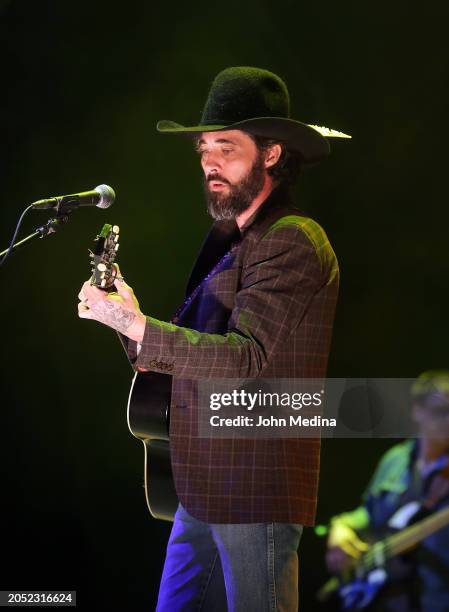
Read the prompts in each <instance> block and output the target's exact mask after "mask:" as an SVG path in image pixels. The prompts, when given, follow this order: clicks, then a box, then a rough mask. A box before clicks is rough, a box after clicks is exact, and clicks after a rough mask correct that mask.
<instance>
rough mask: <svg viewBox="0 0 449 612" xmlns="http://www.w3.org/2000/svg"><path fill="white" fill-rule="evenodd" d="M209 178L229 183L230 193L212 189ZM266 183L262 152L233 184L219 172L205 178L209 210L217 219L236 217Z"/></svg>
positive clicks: (204, 184) (246, 207)
mask: <svg viewBox="0 0 449 612" xmlns="http://www.w3.org/2000/svg"><path fill="white" fill-rule="evenodd" d="M209 180H215V181H222V182H223V183H225V184H226V185H228V193H226V194H225V193H220V192H216V191H210V189H209ZM264 183H265V167H264V160H263V156H262V154H258V156H257V158H256V160H255V162H254V163H253V166H252V168H251V169H250V170H249V171H248V173H247V174H246V176H244V177H243V179H241V180H240V181H239V182H238V183H235V184H231V183H230V182H229V181H227V180H226V179H225V178H223V177H221V176H220V175H219V174H213V175H209V177H208V179H206V178H204V179H203V187H204V193H205V195H206V202H207V210H208V212H209V214H210V216H211V217H212V218H213V219H215V220H216V221H224V220H226V219H235V217H237V216H238V215H240V214H241V213H242V212H244V211H245V210H247V209H248V208H249V207H250V206H251V204H252V202H253V200H254V198H256V197H257V196H258V195H259V193H260V192H261V191H262V188H263V186H264Z"/></svg>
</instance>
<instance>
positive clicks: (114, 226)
mask: <svg viewBox="0 0 449 612" xmlns="http://www.w3.org/2000/svg"><path fill="white" fill-rule="evenodd" d="M112 231H113V232H114V234H118V233H119V231H120V228H119V226H118V225H113V226H112Z"/></svg>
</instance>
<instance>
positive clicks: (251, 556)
mask: <svg viewBox="0 0 449 612" xmlns="http://www.w3.org/2000/svg"><path fill="white" fill-rule="evenodd" d="M158 130H159V132H162V133H165V134H183V135H187V136H190V137H192V138H193V139H194V142H195V146H196V149H197V151H198V153H199V155H200V159H201V166H202V169H203V172H204V187H205V193H206V199H207V206H208V211H209V213H210V215H211V216H212V217H213V218H214V220H215V222H214V223H213V225H212V227H211V230H210V232H209V234H208V236H207V238H206V240H205V243H204V244H203V247H202V249H201V252H200V255H199V257H198V259H197V261H196V263H195V266H194V268H193V271H192V274H191V276H190V279H189V282H188V285H187V299H186V301H185V302H184V304H183V305H182V306H181V307H180V308H179V309H178V312H177V313H176V315H175V316H174V317H173V318H172V320H171V322H169V323H168V322H164V321H160V320H157V319H155V318H154V317H152V316H145V315H144V314H143V313H142V312H141V311H140V309H139V306H138V302H137V300H136V298H135V296H134V292H133V290H132V289H131V287H129V286H128V285H127V284H126V283H125V282H124V281H123V280H120V279H119V278H117V280H116V282H115V285H116V288H117V293H115V294H113V295H111V294H109V295H108V294H106V293H104V292H102V291H101V290H99V289H97V288H95V287H92V286H91V285H90V283H89V282H86V283H85V284H84V285H83V287H82V289H81V292H80V295H79V297H80V299H81V303H80V305H79V316H80V317H82V318H91V319H95V320H97V321H101V322H103V323H105V324H106V325H109V326H110V327H112V328H114V329H116V330H117V331H119V332H120V333H121V334H122V337H123V338H124V341H125V345H126V348H127V351H128V355H129V358H130V360H131V363H132V364H133V366H134V368H135V369H136V370H138V371H139V370H140V371H142V370H143V371H148V370H150V371H154V372H160V373H165V374H167V373H168V374H171V375H172V377H173V379H172V400H171V407H170V411H171V416H170V452H171V463H172V469H173V475H174V480H175V486H176V492H177V495H178V498H179V501H180V503H179V506H178V510H177V512H176V515H175V518H174V524H173V528H172V532H171V535H170V539H169V543H168V547H167V556H166V560H165V565H164V570H163V575H162V580H161V585H160V590H159V599H158V605H157V610H158V612H162V611H170V612H174V611H177V610H179V611H181V610H182V611H186V610H206V611H208V612H210V611H213V610H227V609H229V610H233V611H234V610H235V611H245V612H249V611H254V612H256V611H257V612H262V611H264V610H285V611H292V612H293V611H296V610H297V607H298V556H297V549H298V545H299V541H300V537H301V533H302V529H303V526H304V525H313V523H314V519H315V512H316V499H317V486H318V471H319V451H320V441H319V439H316V438H302V439H298V438H294V439H292V438H291V439H281V438H277V439H267V438H265V439H232V438H229V439H214V438H204V437H200V436H199V435H198V427H197V425H198V423H197V416H198V415H197V383H198V381H199V380H201V379H212V378H236V379H242V378H245V379H248V378H250V379H252V378H258V377H262V376H263V377H266V378H323V377H324V376H325V372H326V367H327V360H328V354H329V347H330V341H331V333H332V326H333V318H334V310H335V305H336V300H337V292H338V278H339V272H338V264H337V260H336V257H335V254H334V251H333V249H332V247H331V245H330V243H329V241H328V239H327V236H326V234H325V232H324V230H323V229H322V228H321V227H320V226H319V225H318V223H316V222H315V221H313V220H312V219H310V218H308V217H305V216H303V215H301V214H300V212H299V210H298V209H297V208H294V207H293V204H292V199H291V198H292V196H291V194H290V188H289V186H290V184H291V183H292V182H293V181H294V180H295V179H296V178H297V176H298V174H299V173H300V171H301V170H302V169H303V168H305V167H307V166H310V165H313V164H316V163H318V162H319V161H320V160H322V159H324V158H325V157H326V156H327V155H328V153H329V144H328V140H327V138H326V137H324V136H323V135H322V134H321V133H320V132H319V131H318V130H317V129H315V128H313V127H311V126H309V125H307V124H304V123H301V122H299V121H296V120H293V119H291V118H290V110H289V95H288V91H287V87H286V85H285V83H284V82H283V81H282V80H281V79H280V78H279V77H278V76H277V75H275V74H273V73H271V72H269V71H267V70H262V69H259V68H251V67H238V68H228V69H225V70H223V71H222V72H221V73H219V74H218V75H217V77H216V78H215V80H214V81H213V83H212V86H211V89H210V92H209V96H208V98H207V101H206V105H205V107H204V110H203V114H202V118H201V122H200V124H199V125H196V126H192V127H185V126H182V125H179V124H177V123H174V122H172V121H160V122H159V123H158ZM332 135H335V134H332Z"/></svg>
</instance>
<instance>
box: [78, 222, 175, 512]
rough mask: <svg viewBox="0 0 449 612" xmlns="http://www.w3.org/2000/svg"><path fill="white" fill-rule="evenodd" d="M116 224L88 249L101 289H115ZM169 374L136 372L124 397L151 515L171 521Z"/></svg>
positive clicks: (105, 229)
mask: <svg viewBox="0 0 449 612" xmlns="http://www.w3.org/2000/svg"><path fill="white" fill-rule="evenodd" d="M119 231H120V230H119V227H118V226H117V225H110V224H108V223H106V224H105V225H104V226H103V228H102V230H101V232H100V233H99V234H98V236H97V237H96V238H95V248H94V250H93V251H90V257H91V260H92V276H91V279H90V283H91V285H95V286H96V287H98V288H99V289H102V290H103V291H108V292H112V291H115V290H116V288H115V286H114V280H115V277H116V274H117V270H116V268H115V266H114V261H115V257H116V254H117V251H118V248H119V242H118V240H119ZM171 382H172V377H171V376H170V375H168V374H159V373H158V372H137V373H136V374H135V375H134V378H133V381H132V384H131V390H130V393H129V399H128V409H127V415H128V427H129V430H130V431H131V433H132V435H133V436H135V437H136V438H138V439H139V440H141V441H142V442H143V445H144V453H145V454H144V489H145V497H146V502H147V506H148V509H149V511H150V513H151V515H152V516H153V517H154V518H157V519H161V520H166V521H172V520H173V517H174V514H175V512H176V509H177V507H178V497H177V494H176V490H175V486H174V481H173V474H172V469H171V462H170V447H169V439H168V431H169V419H170V398H171Z"/></svg>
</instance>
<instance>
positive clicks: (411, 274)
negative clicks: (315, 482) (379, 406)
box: [0, 0, 449, 611]
mask: <svg viewBox="0 0 449 612" xmlns="http://www.w3.org/2000/svg"><path fill="white" fill-rule="evenodd" d="M0 7H1V13H0V16H1V25H0V32H1V34H0V36H1V58H2V87H1V98H0V99H1V106H2V112H1V123H2V139H1V142H2V153H3V162H2V164H1V177H2V180H1V206H2V223H1V236H0V238H1V241H0V243H1V246H0V248H4V247H6V246H7V244H8V241H9V239H10V237H11V234H12V230H13V228H14V226H15V222H16V219H17V217H18V215H19V213H20V211H21V210H22V209H23V208H24V207H25V205H26V204H28V203H30V202H31V201H34V200H36V199H40V198H43V197H49V196H52V195H55V194H63V193H71V192H75V191H83V190H86V189H91V188H93V187H94V186H95V185H98V184H99V183H108V184H111V185H112V186H113V187H114V188H115V189H116V191H117V202H116V204H115V205H114V207H113V208H111V209H110V210H109V211H107V212H103V211H100V210H97V209H83V210H81V211H79V212H77V213H76V214H74V215H73V217H72V219H71V221H70V225H68V226H67V227H66V228H64V230H63V231H61V232H60V233H59V234H57V235H55V236H52V237H50V238H48V239H47V240H45V241H35V242H34V243H33V244H31V245H29V246H28V247H27V248H26V249H24V250H23V251H22V252H20V253H18V254H16V255H15V256H14V257H12V258H11V259H10V260H9V261H8V262H7V264H5V266H4V267H3V268H2V270H1V287H2V300H1V305H2V309H1V313H2V314H1V333H2V345H3V363H2V375H3V381H2V393H1V401H2V411H1V419H2V421H1V422H2V437H1V442H2V443H1V449H2V456H1V467H2V471H1V478H2V481H1V484H2V497H1V500H2V505H1V514H0V529H1V531H0V534H1V536H0V537H1V540H0V541H1V548H2V555H1V557H2V563H1V564H2V568H1V574H0V575H1V579H0V588H1V589H5V590H7V589H12V588H16V589H17V588H22V589H61V588H66V589H69V588H70V589H77V591H78V601H79V607H80V608H81V609H87V606H88V605H89V604H90V605H91V606H92V605H95V606H96V609H98V610H108V609H111V606H112V605H113V604H112V602H116V604H117V605H120V606H121V609H126V610H133V611H134V610H135V611H139V610H151V609H152V608H153V606H154V602H155V597H156V592H157V584H158V581H159V577H160V571H161V568H162V563H163V558H164V552H165V544H166V540H167V538H168V534H169V525H168V524H164V523H161V522H156V521H154V520H153V519H151V518H150V516H149V514H148V512H147V509H146V506H145V501H144V493H143V489H142V480H143V447H142V445H141V443H140V442H139V441H137V440H136V439H134V438H133V437H132V436H131V435H130V433H129V431H128V428H127V424H126V401H127V394H128V388H129V382H130V379H131V374H132V372H131V369H130V367H129V365H128V364H127V361H126V358H125V355H124V353H123V351H122V349H121V347H120V345H119V343H118V341H117V339H116V337H115V334H114V333H112V332H111V331H110V330H108V329H107V328H104V327H102V326H101V325H100V324H97V323H94V322H90V321H81V320H79V319H78V318H77V312H76V304H77V297H76V296H77V293H78V291H79V288H80V286H81V283H82V282H83V281H84V280H85V279H87V278H88V276H89V266H88V258H87V249H88V247H90V246H91V245H92V240H93V238H94V236H95V234H96V233H97V232H98V231H99V229H100V228H101V226H102V224H103V223H104V222H112V223H117V224H119V225H120V226H121V233H122V237H121V251H120V258H119V261H120V264H121V269H122V272H123V273H124V274H125V275H126V278H127V281H128V282H129V284H131V285H132V286H133V287H134V289H135V291H136V293H137V295H138V297H139V300H140V302H141V305H142V309H143V311H144V312H145V313H146V314H151V315H153V316H156V317H159V318H162V319H167V318H168V317H169V316H170V315H171V314H172V312H173V310H174V309H175V308H176V307H177V306H178V304H179V302H180V301H181V299H182V295H183V290H184V284H185V281H186V278H187V275H188V273H189V271H190V268H191V265H192V263H193V261H194V258H195V256H196V254H197V251H198V248H199V246H200V244H201V241H202V239H203V236H204V234H205V232H206V230H207V228H208V226H209V224H210V219H209V218H208V216H207V214H206V212H205V205H204V201H203V195H202V188H201V172H200V168H199V164H198V159H197V157H196V156H195V154H194V153H193V151H192V147H191V146H190V145H189V143H188V142H187V141H184V140H182V139H177V138H175V137H170V136H161V135H158V134H157V133H156V132H155V123H156V121H157V120H158V119H163V118H166V119H174V120H177V121H180V122H181V123H182V122H186V123H189V122H195V121H197V120H198V119H199V116H200V114H201V109H202V105H203V103H204V100H205V97H206V94H207V91H208V87H209V84H210V82H211V80H212V78H213V77H214V75H215V74H216V73H217V72H218V71H220V70H221V69H223V68H224V67H226V66H231V65H255V66H260V67H265V68H268V69H270V70H273V71H274V72H276V73H278V74H279V75H281V76H282V77H283V78H284V79H285V80H286V81H287V83H288V86H289V89H290V94H291V98H292V115H293V116H294V117H295V118H297V119H300V120H303V121H306V122H308V123H317V124H319V125H326V126H329V127H332V128H334V129H337V130H341V131H343V132H347V133H350V134H352V136H353V139H352V140H351V141H338V142H335V141H332V143H331V144H332V155H331V157H330V158H329V159H328V160H326V162H325V163H323V164H322V165H321V166H319V167H317V168H315V169H313V170H311V171H310V172H308V173H307V174H306V175H304V176H303V178H302V180H301V182H300V184H299V185H298V189H297V204H298V205H299V206H300V207H301V208H302V209H303V210H304V211H305V212H307V213H309V214H310V215H311V216H313V217H314V218H315V219H317V220H318V221H319V222H320V223H321V224H322V225H323V226H324V228H325V229H326V231H327V233H328V235H329V238H330V240H331V242H332V244H333V245H334V248H335V251H336V253H337V256H338V258H339V262H340V267H341V294H340V301H339V305H338V311H337V316H336V323H335V334H334V342H333V350H332V355H331V359H330V366H329V375H330V376H362V377H364V376H382V377H389V376H404V377H413V376H415V375H417V374H419V373H420V372H421V371H422V370H424V369H427V368H430V367H447V366H448V359H447V347H448V341H449V324H448V298H449V291H448V272H449V258H448V256H447V254H448V249H447V243H448V240H447V239H448V232H447V228H448V220H449V218H448V217H449V215H448V212H447V183H446V181H445V179H446V176H447V170H446V164H447V161H446V159H447V156H446V149H447V144H446V131H447V123H446V119H447V97H446V92H447V85H448V83H447V80H448V57H449V55H448V53H447V33H446V31H445V23H446V22H447V17H448V15H447V8H446V7H447V5H446V3H444V2H440V3H424V4H422V3H419V4H418V3H416V4H412V3H410V2H395V3H389V2H386V1H385V0H382V1H381V2H377V3H371V4H369V5H367V4H366V3H363V2H355V1H354V2H346V3H337V2H327V3H326V2H320V3H316V2H314V3H299V2H266V1H260V0H259V1H257V2H256V1H254V0H251V1H247V2H234V1H229V2H226V3H216V4H214V3H210V2H203V1H199V2H194V3H179V4H174V3H160V4H150V3H149V2H135V1H132V0H128V1H127V2H126V3H120V4H113V3H111V2H104V1H97V2H86V1H78V2H69V1H65V2H55V1H53V2H49V1H47V2H45V1H42V0H41V1H39V2H25V1H19V0H11V1H10V2H5V1H3V2H1V3H0ZM46 218H47V215H46V214H45V213H43V212H41V213H38V212H33V213H30V214H29V216H28V218H27V219H26V222H25V225H24V227H23V230H22V235H25V234H26V233H29V232H31V231H32V230H33V229H34V227H35V226H36V225H38V224H41V223H42V222H43V221H44V220H45V219H46ZM391 443H392V441H387V440H381V441H375V440H371V441H366V440H362V441H351V442H349V441H344V440H340V441H325V442H324V445H323V462H322V463H323V465H322V478H321V495H320V502H319V516H318V519H319V521H320V522H326V521H327V520H328V519H329V517H330V516H331V515H332V514H333V513H336V512H340V511H342V510H345V509H349V508H351V507H353V506H354V505H355V504H356V503H357V500H358V495H359V492H360V490H361V489H362V488H363V487H364V485H365V484H366V482H367V479H368V477H369V475H370V472H371V470H372V469H373V467H374V465H375V463H376V461H377V459H378V457H379V455H380V453H381V452H382V450H383V449H384V448H386V447H387V446H389V445H390V444H391ZM300 553H301V555H300V556H301V570H300V574H301V598H302V603H303V606H302V609H303V610H306V611H309V610H314V609H316V605H315V604H314V602H313V593H314V591H315V590H316V588H317V586H318V585H319V584H320V583H321V582H322V581H323V580H324V578H325V571H324V566H323V560H322V557H323V542H322V541H318V540H317V538H316V536H315V535H314V534H313V531H312V530H307V532H306V533H305V535H304V538H303V541H302V544H301V549H300Z"/></svg>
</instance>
